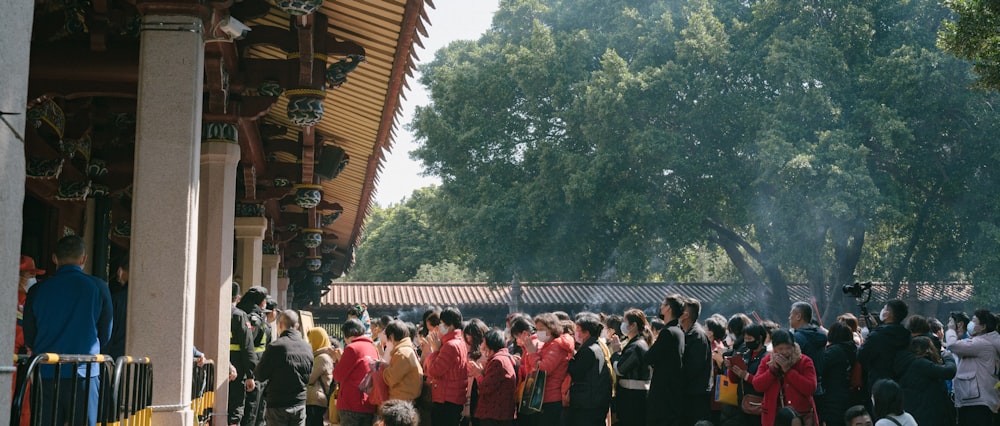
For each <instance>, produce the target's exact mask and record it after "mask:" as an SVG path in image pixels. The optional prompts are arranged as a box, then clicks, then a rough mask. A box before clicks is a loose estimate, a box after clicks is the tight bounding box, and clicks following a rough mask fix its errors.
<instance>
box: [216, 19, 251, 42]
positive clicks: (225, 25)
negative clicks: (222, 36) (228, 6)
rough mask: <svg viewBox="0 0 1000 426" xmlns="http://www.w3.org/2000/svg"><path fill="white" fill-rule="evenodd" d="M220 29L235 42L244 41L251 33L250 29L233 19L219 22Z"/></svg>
mask: <svg viewBox="0 0 1000 426" xmlns="http://www.w3.org/2000/svg"><path fill="white" fill-rule="evenodd" d="M219 29H221V30H222V31H223V32H225V33H226V35H228V36H229V38H231V39H233V40H242V39H243V38H244V37H246V36H247V33H248V32H250V27H248V26H246V25H244V24H243V23H242V22H240V21H238V20H236V18H233V17H231V16H230V17H226V18H223V19H222V21H219Z"/></svg>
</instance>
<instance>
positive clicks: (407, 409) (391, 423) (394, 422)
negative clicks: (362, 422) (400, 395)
mask: <svg viewBox="0 0 1000 426" xmlns="http://www.w3.org/2000/svg"><path fill="white" fill-rule="evenodd" d="M375 424H376V425H382V426H417V425H418V424H420V416H418V415H417V409H416V408H413V404H412V403H410V401H404V400H401V399H390V400H388V401H386V402H385V404H382V414H381V415H379V420H378V421H377V422H375Z"/></svg>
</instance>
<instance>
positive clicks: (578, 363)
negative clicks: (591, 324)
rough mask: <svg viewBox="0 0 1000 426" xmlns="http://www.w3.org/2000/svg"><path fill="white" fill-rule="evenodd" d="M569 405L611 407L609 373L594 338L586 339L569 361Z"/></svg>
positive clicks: (602, 354) (602, 352)
mask: <svg viewBox="0 0 1000 426" xmlns="http://www.w3.org/2000/svg"><path fill="white" fill-rule="evenodd" d="M568 371H569V376H570V380H571V381H570V384H569V405H570V407H586V408H595V409H600V408H602V407H603V408H604V409H605V410H606V409H607V408H608V406H610V405H611V371H609V370H608V364H607V362H606V361H605V359H604V350H602V349H601V345H600V344H598V343H597V338H596V337H591V338H590V339H587V341H586V342H584V343H583V344H582V345H580V349H579V350H577V351H576V354H575V355H573V358H571V359H570V360H569V368H568Z"/></svg>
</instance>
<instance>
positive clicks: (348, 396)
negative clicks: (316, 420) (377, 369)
mask: <svg viewBox="0 0 1000 426" xmlns="http://www.w3.org/2000/svg"><path fill="white" fill-rule="evenodd" d="M378 359H379V356H378V352H376V351H375V344H373V343H372V339H370V338H368V337H366V336H358V337H355V338H354V340H352V341H351V343H350V344H349V345H347V347H346V348H344V354H343V355H341V356H340V362H338V363H337V364H336V365H335V366H334V367H333V380H336V381H337V383H340V394H339V396H338V397H337V409H338V410H347V411H354V412H357V413H374V412H375V406H374V405H371V404H369V403H368V394H366V393H363V392H361V390H360V389H358V386H359V385H360V384H361V380H363V379H364V378H365V375H367V374H368V372H369V371H371V366H370V365H369V364H368V363H369V362H371V361H373V360H378Z"/></svg>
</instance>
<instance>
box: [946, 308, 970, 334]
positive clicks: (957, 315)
mask: <svg viewBox="0 0 1000 426" xmlns="http://www.w3.org/2000/svg"><path fill="white" fill-rule="evenodd" d="M948 316H949V317H951V320H952V321H955V323H962V324H965V325H969V323H970V322H972V320H971V319H969V316H968V315H966V313H965V312H959V311H954V312H952V313H951V314H950V315H948ZM958 331H961V332H963V333H964V332H965V331H964V330H958Z"/></svg>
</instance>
